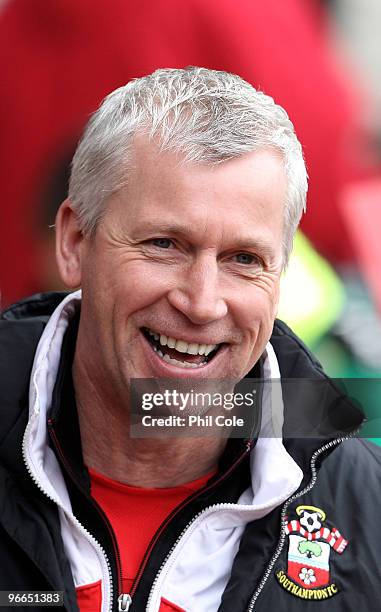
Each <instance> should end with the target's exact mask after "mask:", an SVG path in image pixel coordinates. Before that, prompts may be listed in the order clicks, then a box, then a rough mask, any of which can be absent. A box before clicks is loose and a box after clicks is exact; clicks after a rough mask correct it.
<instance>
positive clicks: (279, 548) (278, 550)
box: [247, 429, 359, 612]
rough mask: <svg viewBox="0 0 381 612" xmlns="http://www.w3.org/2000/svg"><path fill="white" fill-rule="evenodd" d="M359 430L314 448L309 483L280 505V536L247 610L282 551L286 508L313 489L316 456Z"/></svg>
mask: <svg viewBox="0 0 381 612" xmlns="http://www.w3.org/2000/svg"><path fill="white" fill-rule="evenodd" d="M358 432H359V429H357V430H356V431H355V432H354V433H353V434H352V435H350V436H345V437H343V438H336V439H335V440H331V442H328V443H327V444H325V445H324V446H321V447H320V448H319V449H318V450H316V451H315V452H314V453H313V455H312V457H311V462H310V469H311V473H312V477H311V480H310V481H309V483H308V484H307V485H306V486H305V487H304V489H302V490H301V491H299V492H298V493H294V495H292V496H291V497H289V499H288V500H287V501H286V502H285V503H284V504H283V506H282V511H281V520H280V527H281V532H280V537H279V540H278V544H277V547H276V549H275V552H274V554H273V556H272V558H271V560H270V562H269V564H268V566H267V568H266V570H265V573H264V574H263V576H262V579H261V581H260V583H259V585H258V588H257V590H256V591H255V592H254V594H253V596H252V598H251V600H250V603H249V605H248V608H247V612H253V610H254V606H255V603H256V601H257V599H258V597H259V595H260V594H261V592H262V590H263V588H264V587H265V584H266V582H267V580H268V579H269V577H270V575H271V573H272V570H273V569H274V565H275V563H276V562H277V560H278V558H279V555H280V553H281V552H282V549H283V546H284V542H285V540H286V531H285V528H286V512H287V510H288V507H289V506H290V504H292V502H293V501H295V499H298V498H299V497H302V496H303V495H305V494H306V493H308V492H309V491H311V489H313V487H314V486H315V484H316V480H317V470H316V460H317V459H318V457H319V456H320V455H321V454H322V453H325V452H326V451H328V450H329V449H330V448H333V447H334V446H338V445H339V444H341V443H342V442H344V440H349V439H350V438H353V437H354V436H355V435H356V434H357V433H358Z"/></svg>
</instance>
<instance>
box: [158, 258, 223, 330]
mask: <svg viewBox="0 0 381 612" xmlns="http://www.w3.org/2000/svg"><path fill="white" fill-rule="evenodd" d="M168 300H169V302H170V304H171V305H172V306H173V307H174V308H176V309H177V310H179V311H180V312H182V313H183V314H184V315H185V316H186V317H187V318H188V319H189V320H190V321H191V322H192V323H194V324H196V325H205V324H206V323H211V322H212V321H216V320H219V319H222V318H223V317H224V316H225V315H226V314H227V312H228V307H227V304H226V301H225V300H224V298H223V296H222V295H221V289H220V285H219V270H218V263H217V261H216V259H215V256H213V255H207V256H205V257H204V258H203V259H201V258H200V259H199V260H198V261H194V262H193V263H192V265H191V266H190V267H189V268H188V269H187V272H186V273H185V272H184V275H183V276H181V278H180V279H179V282H178V284H177V286H176V287H174V288H173V289H171V291H170V292H169V293H168Z"/></svg>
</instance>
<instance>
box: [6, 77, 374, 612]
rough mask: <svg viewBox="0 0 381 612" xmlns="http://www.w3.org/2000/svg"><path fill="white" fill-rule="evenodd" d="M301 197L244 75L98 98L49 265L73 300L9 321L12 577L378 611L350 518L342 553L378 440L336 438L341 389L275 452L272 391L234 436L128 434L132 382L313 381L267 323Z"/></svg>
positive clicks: (19, 584) (309, 364) (289, 147)
mask: <svg viewBox="0 0 381 612" xmlns="http://www.w3.org/2000/svg"><path fill="white" fill-rule="evenodd" d="M306 191H307V176H306V170H305V165H304V161H303V156H302V150H301V146H300V144H299V142H298V140H297V138H296V136H295V133H294V129H293V126H292V124H291V122H290V120H289V119H288V117H287V115H286V113H285V111H284V110H283V109H281V108H280V107H279V106H277V105H276V104H275V103H274V101H273V100H272V98H270V97H268V96H265V95H264V94H263V93H260V92H257V91H256V90H255V89H254V88H253V87H251V86H250V85H249V84H248V83H246V82H245V81H243V80H242V79H240V78H239V77H237V76H235V75H231V74H228V73H224V72H217V71H211V70H206V69H202V68H189V69H186V70H159V71H157V72H155V73H153V74H152V75H149V76H147V77H144V78H141V79H137V80H135V81H133V82H131V83H129V84H128V85H126V86H125V87H122V88H120V89H118V90H116V91H115V92H113V93H112V94H110V95H109V96H108V97H107V98H106V99H105V101H104V102H103V104H102V105H101V107H100V109H99V110H98V111H97V112H96V113H95V114H94V115H93V117H92V118H91V120H90V122H89V124H88V126H87V128H86V130H85V133H84V135H83V138H82V140H81V142H80V143H79V145H78V149H77V152H76V154H75V156H74V159H73V165H72V174H71V180H70V188H69V197H68V199H67V200H66V201H65V202H64V203H63V204H62V205H61V207H60V210H59V212H58V215H57V219H56V235H57V248H56V253H57V262H58V267H59V270H60V274H61V277H62V279H63V281H64V282H65V284H66V285H67V286H68V287H69V288H71V289H76V288H77V287H78V286H80V287H81V291H76V292H74V293H71V294H68V295H63V294H59V295H57V294H46V295H39V296H34V297H33V298H29V299H27V300H24V301H23V302H20V303H19V304H17V305H15V306H13V307H11V308H10V309H9V310H8V311H6V312H5V313H3V320H2V321H1V323H0V333H1V338H2V352H1V354H0V365H1V368H2V370H1V375H2V379H1V385H2V387H1V397H2V398H3V401H2V403H3V405H4V406H5V410H4V418H3V425H2V431H1V439H2V440H3V443H2V447H1V465H2V467H1V476H2V485H1V486H2V487H3V488H2V500H3V502H4V503H3V509H2V512H1V515H0V519H1V530H2V531H1V532H0V544H1V546H0V555H1V557H0V559H1V563H2V575H1V577H0V586H1V588H2V589H3V590H9V589H12V590H15V589H17V590H21V589H22V590H24V591H26V592H27V591H32V590H33V591H36V590H40V591H52V590H54V591H57V592H58V591H62V596H63V603H64V605H65V608H66V609H67V610H69V611H74V610H75V611H77V610H78V609H79V610H80V612H85V611H88V610H99V611H101V612H106V611H107V610H110V609H113V610H117V609H119V610H131V611H132V612H133V611H144V610H148V611H149V612H172V611H173V612H175V611H177V612H182V611H185V612H214V611H216V612H217V610H218V611H219V612H231V611H234V612H243V611H244V610H250V611H251V610H254V609H255V610H260V611H262V610H265V609H268V608H269V607H271V606H273V607H274V608H276V609H277V610H281V611H282V610H294V609H295V610H299V609H300V610H301V609H302V608H303V609H305V606H306V605H307V606H308V605H310V604H308V603H307V602H305V601H303V600H306V599H307V600H310V599H319V600H322V601H321V602H320V604H318V605H321V606H323V607H325V606H326V605H329V606H330V610H342V609H344V608H345V609H348V610H349V609H352V608H351V603H352V602H353V601H355V600H356V597H358V599H357V600H356V601H357V604H356V606H355V607H354V608H353V609H355V608H356V609H357V608H358V607H359V603H363V601H364V602H365V601H366V602H367V607H366V609H367V610H370V609H371V604H372V605H373V602H374V601H375V596H374V592H375V589H376V586H377V582H376V581H373V580H372V579H371V578H369V576H368V575H367V574H365V573H361V571H359V572H358V571H357V565H356V563H357V562H358V559H359V558H361V554H362V555H365V554H366V555H367V556H370V557H373V558H374V559H375V560H376V556H375V550H376V549H375V542H374V539H373V540H372V542H371V540H370V539H369V536H365V532H364V531H362V532H361V538H362V543H363V544H364V543H365V542H366V544H365V545H364V547H363V549H361V548H360V553H359V548H358V547H357V545H356V544H355V543H353V544H351V545H350V546H348V550H346V545H347V543H348V541H349V540H350V538H351V537H353V538H354V537H355V536H354V533H353V532H354V527H353V521H352V515H351V513H350V512H348V510H347V511H346V512H343V509H344V508H347V507H348V505H349V504H352V505H353V507H354V509H355V512H357V511H358V510H359V508H360V506H361V512H362V517H363V518H362V520H364V522H365V521H366V520H370V522H372V520H374V515H373V514H372V510H371V507H372V504H370V503H368V504H367V506H366V509H365V510H364V508H363V507H362V504H361V503H360V500H359V497H358V495H356V494H355V491H356V489H357V488H358V483H360V482H361V481H362V479H363V478H364V473H366V474H367V480H368V482H370V485H373V482H374V481H375V479H376V478H377V472H376V470H374V469H373V467H371V469H370V465H371V464H372V462H371V461H370V462H369V461H367V460H365V459H364V456H365V454H366V452H368V453H369V457H371V456H374V455H375V450H374V449H373V447H372V448H371V450H370V451H369V450H368V451H365V450H363V444H362V443H360V442H358V441H347V442H346V443H344V442H343V438H344V434H343V431H345V432H346V436H347V437H350V436H351V435H352V434H353V433H354V432H355V431H356V430H357V428H358V427H359V425H360V423H361V420H362V416H361V415H360V414H359V413H358V412H357V411H355V410H354V409H349V408H348V405H344V406H343V408H341V409H340V410H338V408H337V405H336V404H337V402H336V403H335V413H334V414H335V419H333V418H332V419H331V417H330V412H328V424H327V400H326V399H325V403H324V404H323V405H322V406H321V407H320V408H319V409H321V410H322V418H323V417H324V419H325V420H324V434H325V438H324V439H322V437H321V435H320V433H321V432H320V431H319V432H318V433H317V432H316V430H313V434H314V435H313V437H311V436H308V435H307V434H308V432H306V430H305V423H304V425H303V427H304V429H303V436H304V437H305V438H306V439H303V438H301V439H298V440H290V439H285V440H284V444H282V441H281V437H282V424H283V422H284V428H283V429H284V431H286V429H287V426H288V420H287V414H288V413H287V406H285V407H283V402H282V401H281V402H280V404H281V417H280V421H279V422H280V429H278V436H277V437H274V435H273V429H272V427H270V423H272V422H273V420H274V412H272V410H273V407H274V402H273V398H274V395H273V390H272V389H270V392H268V389H267V388H264V390H263V394H262V396H261V398H260V401H259V402H258V404H257V405H256V406H255V407H254V408H252V409H251V416H252V418H253V424H254V425H253V429H252V431H251V433H250V435H246V434H245V436H242V439H239V438H235V439H234V438H230V439H228V438H227V436H225V437H224V436H222V435H214V436H209V437H207V438H206V437H204V436H202V435H201V434H200V435H193V436H190V435H189V436H188V435H181V436H180V435H178V436H176V437H171V436H165V435H161V436H160V438H154V437H151V435H150V433H147V435H146V436H145V437H141V436H140V437H134V436H133V435H132V434H131V429H130V425H131V410H132V405H131V401H132V400H131V397H132V384H133V381H134V380H135V379H146V380H148V381H163V380H166V381H171V384H172V385H176V381H178V383H179V385H180V386H181V385H183V384H188V385H189V384H190V385H191V386H194V387H195V388H197V385H199V384H200V383H205V381H206V382H207V383H208V381H211V383H210V384H211V385H212V386H213V384H215V383H214V382H212V381H218V380H219V381H222V384H223V382H224V381H228V380H235V381H241V380H242V379H245V377H251V378H254V379H261V380H263V381H265V383H266V382H270V381H271V380H272V379H279V377H280V376H282V377H284V378H285V379H286V378H287V377H289V378H304V379H306V378H311V379H313V380H315V381H323V382H324V381H325V380H326V378H325V377H324V375H323V373H322V371H321V368H320V366H319V364H317V362H316V361H315V360H314V358H313V357H312V356H311V355H310V354H309V353H308V351H307V350H306V349H305V347H304V346H303V345H302V344H301V342H300V341H299V340H298V339H297V338H296V337H295V336H293V334H292V332H291V331H290V330H289V329H288V328H287V327H286V326H285V325H283V324H282V323H280V322H277V321H275V317H276V313H277V305H278V298H279V280H280V275H281V272H282V270H283V269H284V267H285V265H286V263H287V260H288V257H289V254H290V250H291V246H292V238H293V235H294V232H295V230H296V227H297V225H298V223H299V220H300V217H301V214H302V212H303V209H304V207H305V199H306ZM274 321H275V323H274ZM265 383H264V385H265V387H266V384H265ZM166 397H167V398H168V395H167V396H166ZM336 399H337V398H336V397H335V400H336ZM295 401H296V400H295ZM167 403H168V402H167ZM292 405H293V406H294V405H295V404H294V402H292ZM340 405H341V404H340ZM305 408H306V414H308V415H309V413H308V406H306V407H305ZM269 415H270V417H269ZM303 415H304V405H303V407H302V408H301V411H300V419H301V420H303ZM309 416H310V415H309ZM314 417H315V420H314V422H315V421H316V413H314ZM305 419H306V420H307V421H308V418H307V417H305ZM206 422H207V420H206V419H204V421H203V420H202V419H200V420H199V421H198V423H204V424H205V423H206ZM299 437H300V436H299ZM21 447H22V450H23V453H22V454H21ZM318 457H319V458H320V457H321V458H322V459H324V461H320V459H319V467H320V466H321V467H320V472H319V478H318V479H317V478H316V461H317V458H318ZM375 463H376V462H375ZM353 464H356V475H355V474H354V472H351V476H352V478H351V479H350V480H349V477H348V476H347V474H346V473H347V471H348V470H350V469H351V468H350V466H351V465H353ZM338 473H340V478H341V482H345V483H346V485H345V486H346V490H345V492H344V491H343V490H342V487H340V486H339V487H337V489H336V492H334V484H333V483H334V482H335V483H336V486H337V482H336V481H337V474H338ZM370 490H371V491H372V493H370V494H369V499H371V495H373V492H374V491H375V490H376V487H374V486H371V487H370ZM321 506H324V508H323V509H322V508H321ZM373 507H376V505H374V506H373ZM373 513H374V511H373ZM328 515H329V521H332V522H333V523H332V524H330V526H329V527H328V526H327V524H324V521H325V520H326V517H327V516H328ZM287 517H290V521H291V522H287V521H288V519H287ZM298 517H300V519H299V518H298ZM310 519H311V520H310ZM303 525H304V526H303ZM324 528H325V529H324ZM338 529H340V531H339V530H338ZM356 529H358V525H357V526H356ZM287 530H288V531H287ZM341 531H342V533H343V535H341ZM286 532H287V534H288V537H289V542H288V545H287V543H286V541H285V540H286V536H285V534H286ZM294 532H295V533H297V534H298V535H295V534H294ZM293 534H294V535H293ZM377 537H378V536H377ZM311 540H314V542H313V543H310V541H311ZM303 542H304V544H303ZM302 544H303V545H302ZM331 549H332V551H333V550H334V551H335V552H336V553H338V554H337V555H336V557H338V559H336V558H334V559H332V563H331V565H330V561H329V559H330V553H331ZM351 549H352V550H351ZM361 551H362V552H361ZM365 551H366V552H365ZM331 554H332V557H334V552H332V553H331ZM341 555H342V558H341ZM359 555H360V556H359ZM320 556H321V559H318V561H316V560H315V557H319V558H320ZM312 557H313V558H312ZM378 558H379V557H378ZM3 568H4V570H3ZM352 574H353V576H357V579H358V580H359V583H360V585H361V588H360V594H357V595H356V594H355V596H354V595H353V585H352V584H351V583H350V581H348V576H349V575H352ZM365 584H366V589H367V591H366V595H365V594H364V588H365V587H364V585H365ZM333 596H335V597H334V599H332V598H333ZM368 596H369V598H368ZM354 597H355V598H354ZM361 597H366V598H367V599H366V600H365V599H364V600H362V599H361ZM41 601H42V600H39V601H37V600H35V603H36V605H37V606H38V605H39V603H41ZM369 602H371V604H370V603H369ZM368 604H369V605H368ZM314 605H316V604H314ZM343 606H344V607H343ZM360 608H361V606H360ZM363 609H365V608H363Z"/></svg>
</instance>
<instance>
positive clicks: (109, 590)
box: [22, 413, 113, 612]
mask: <svg viewBox="0 0 381 612" xmlns="http://www.w3.org/2000/svg"><path fill="white" fill-rule="evenodd" d="M33 416H36V417H37V413H34V415H33ZM33 416H32V418H33ZM32 418H31V419H30V420H29V422H28V424H27V426H26V429H25V433H24V438H23V444H22V454H23V458H24V463H25V466H26V469H27V471H28V473H29V475H30V477H31V479H32V481H33V482H34V484H35V485H36V487H37V488H38V489H39V490H40V491H41V492H42V493H43V494H44V495H45V496H46V497H47V498H48V499H50V500H51V501H52V502H54V503H55V504H56V505H57V506H59V507H60V508H61V509H62V510H63V511H65V509H64V507H63V506H62V504H61V502H60V500H59V499H57V498H56V497H54V496H53V495H51V494H50V493H48V491H46V489H45V488H44V487H43V485H42V484H41V483H40V482H39V480H38V479H37V477H36V476H35V474H34V471H33V468H32V464H33V462H32V461H31V459H30V457H29V453H28V451H27V439H28V437H29V431H30V429H31V426H32ZM70 520H71V521H72V522H73V523H74V525H76V527H77V528H78V529H79V531H81V532H82V533H83V535H84V536H85V538H86V539H87V541H88V542H90V543H91V544H92V546H93V547H94V548H95V550H96V551H97V553H98V558H99V559H100V561H101V567H102V571H103V573H106V574H107V576H108V581H107V583H106V584H105V595H106V598H107V596H108V597H109V601H110V604H109V612H112V600H113V583H112V571H111V566H110V561H109V559H108V557H107V554H106V551H105V550H104V548H103V546H101V544H100V543H99V542H98V541H97V540H96V539H95V538H94V536H93V535H92V534H91V533H90V532H89V531H88V530H87V529H86V527H84V525H82V523H80V521H79V520H78V519H77V518H76V517H75V516H74V515H71V516H70Z"/></svg>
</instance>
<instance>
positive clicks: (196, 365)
mask: <svg viewBox="0 0 381 612" xmlns="http://www.w3.org/2000/svg"><path fill="white" fill-rule="evenodd" d="M157 353H158V355H159V356H160V357H161V358H162V359H164V361H167V362H168V363H172V364H173V365H176V366H180V367H181V368H200V367H202V366H203V365H205V364H206V361H204V363H188V362H187V361H178V359H172V357H170V356H169V355H167V354H165V355H163V353H162V352H161V351H160V350H159V351H157Z"/></svg>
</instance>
